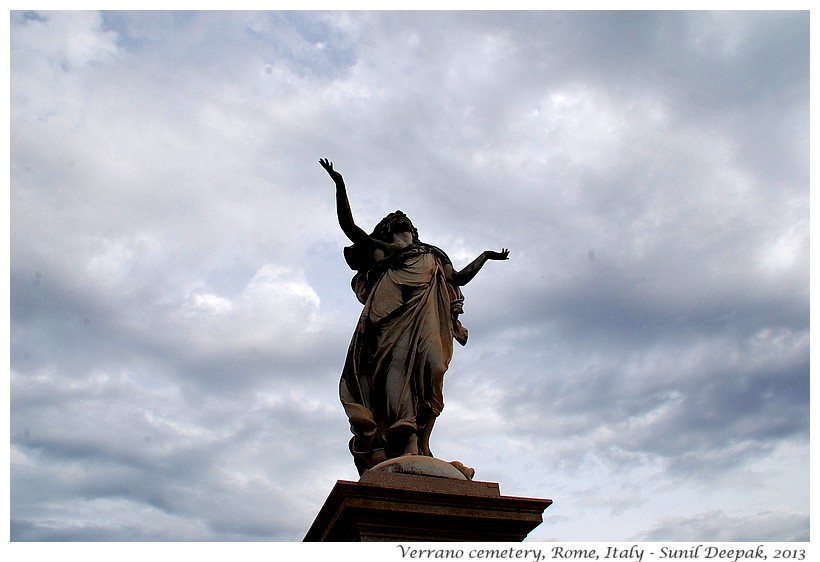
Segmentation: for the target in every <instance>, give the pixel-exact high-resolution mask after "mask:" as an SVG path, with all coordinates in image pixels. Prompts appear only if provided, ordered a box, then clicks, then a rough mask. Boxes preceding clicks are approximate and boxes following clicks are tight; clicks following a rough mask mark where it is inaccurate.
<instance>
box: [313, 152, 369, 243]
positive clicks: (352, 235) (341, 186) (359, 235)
mask: <svg viewBox="0 0 820 562" xmlns="http://www.w3.org/2000/svg"><path fill="white" fill-rule="evenodd" d="M319 164H321V165H322V167H323V168H324V169H325V170H326V171H327V173H328V175H329V176H330V177H331V179H333V181H334V182H335V183H336V214H337V215H338V217H339V226H341V227H342V232H344V233H345V236H347V237H348V238H349V239H350V241H351V242H353V243H354V244H356V243H372V242H373V239H372V238H370V236H368V235H367V233H366V232H365V231H364V230H362V229H361V228H359V227H358V226H356V223H354V222H353V212H352V211H351V210H350V202H349V201H348V199H347V189H346V188H345V180H344V178H343V177H342V174H340V173H339V172H337V171H336V170H334V169H333V162H330V161H329V160H328V159H327V158H320V159H319Z"/></svg>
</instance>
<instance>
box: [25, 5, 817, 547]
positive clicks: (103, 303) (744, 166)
mask: <svg viewBox="0 0 820 562" xmlns="http://www.w3.org/2000/svg"><path fill="white" fill-rule="evenodd" d="M10 126H11V195H10V199H11V224H10V226H11V245H10V262H11V301H10V307H11V308H10V314H11V348H10V349H11V401H10V407H11V450H10V455H11V469H10V470H11V539H12V540H15V541H17V540H20V541H23V540H35V541H44V540H81V541H86V540H91V541H97V540H114V541H126V540H127V541H157V540H159V541H165V540H173V541H200V540H217V541H267V540H271V541H300V540H301V539H302V537H303V536H304V533H305V532H306V530H307V529H308V527H309V526H310V524H311V522H312V521H313V518H314V517H315V515H316V513H317V512H318V510H319V508H320V507H321V505H322V503H323V502H324V500H325V498H326V497H327V494H328V493H329V492H330V490H331V488H332V486H333V484H334V483H335V482H336V480H340V479H341V480H356V479H357V478H358V475H357V473H356V470H355V467H354V465H353V460H352V458H351V457H350V455H349V452H348V450H347V441H348V439H349V437H350V432H349V428H348V424H347V419H346V417H345V414H344V411H343V410H342V407H341V404H340V403H339V399H338V394H337V393H338V379H339V376H340V373H341V369H342V365H343V362H344V358H345V354H346V351H347V345H348V343H349V340H350V336H351V334H352V332H353V328H354V325H355V323H356V319H357V317H358V314H359V312H360V310H361V305H360V304H359V303H358V302H357V300H356V298H355V295H354V293H353V292H352V291H351V290H350V284H349V283H350V278H351V276H352V273H353V272H351V271H350V270H349V269H348V268H347V266H346V265H345V262H344V260H343V257H342V248H343V246H344V245H346V244H348V243H349V242H348V241H347V240H346V239H345V237H344V235H343V234H342V232H341V230H340V228H339V226H338V223H337V221H336V216H335V209H334V187H333V182H332V181H331V180H330V179H329V178H328V177H327V175H326V173H325V172H324V170H322V168H321V167H320V166H319V164H318V159H319V158H320V157H326V158H329V159H330V160H332V161H333V162H334V163H335V165H336V168H337V169H338V170H339V171H341V172H342V174H344V177H345V179H346V181H347V185H348V189H349V194H350V200H351V205H352V208H353V213H354V217H355V219H356V221H357V223H358V224H360V225H361V226H363V227H364V228H365V229H366V230H368V231H369V230H370V229H371V228H372V227H373V225H374V224H375V223H376V222H378V220H379V219H381V218H382V217H383V216H384V215H385V214H387V213H388V212H390V211H394V210H396V209H402V210H403V211H405V212H406V213H407V214H408V215H409V216H410V217H411V218H412V219H413V221H414V223H415V224H416V226H417V227H418V229H419V231H420V236H421V239H422V240H424V241H426V242H429V243H432V244H435V245H437V246H439V247H441V248H442V249H444V250H445V251H446V252H447V253H448V254H449V255H450V257H451V258H452V260H453V262H454V263H455V265H456V267H457V268H458V267H462V266H464V265H466V264H467V263H468V262H469V261H470V260H472V259H473V258H474V257H475V256H476V255H477V254H478V253H480V252H481V251H483V250H486V249H496V250H500V249H501V248H502V247H506V248H510V249H511V254H510V260H509V261H508V262H491V263H489V264H487V266H485V268H484V269H483V270H482V271H481V273H480V274H479V275H478V276H477V277H476V278H475V279H474V280H473V281H472V282H471V283H470V285H468V286H467V287H465V288H464V293H465V297H466V302H465V307H464V308H465V314H464V316H462V321H463V323H464V324H465V326H466V327H467V328H468V329H469V330H470V341H469V343H468V344H467V346H466V347H464V348H461V347H460V346H456V347H457V349H456V350H455V355H454V358H453V361H452V363H451V365H450V370H449V371H448V373H447V376H446V379H445V403H446V406H445V409H444V412H443V414H442V416H441V418H439V421H438V423H437V425H436V430H435V431H434V432H433V437H432V442H431V444H432V449H433V451H434V452H435V454H436V456H438V457H440V458H444V459H445V460H460V461H462V462H463V463H465V464H466V465H468V466H472V467H474V468H475V469H476V479H477V480H484V481H493V482H499V483H500V486H501V491H502V493H503V494H505V495H517V496H531V497H545V498H552V499H553V500H554V502H555V503H554V505H553V506H551V507H550V508H549V509H548V510H547V511H546V512H545V514H544V515H545V521H544V523H543V524H542V525H541V526H539V527H538V528H537V529H536V530H535V531H534V532H533V533H531V535H530V537H529V539H528V540H534V541H552V540H564V541H598V540H607V541H656V540H657V541H715V540H720V541H744V540H753V541H791V540H808V537H809V16H808V12H788V13H787V12H697V13H692V12H667V13H651V12H638V13H629V12H618V13H603V12H575V13H572V12H529V13H528V12H506V13H505V12H353V13H342V12H261V13H250V12H199V13H197V12H185V13H172V12H152V11H147V12H132V13H126V12H108V13H97V12H93V11H83V12H64V13H59V12H47V13H37V12H12V13H11V121H10Z"/></svg>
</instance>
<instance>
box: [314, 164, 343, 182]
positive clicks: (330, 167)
mask: <svg viewBox="0 0 820 562" xmlns="http://www.w3.org/2000/svg"><path fill="white" fill-rule="evenodd" d="M319 164H321V165H322V168H324V169H325V170H326V171H327V173H328V175H329V176H330V177H331V178H333V181H335V182H340V181H342V174H340V173H339V172H337V171H336V170H334V169H333V162H331V161H330V160H328V159H327V158H319Z"/></svg>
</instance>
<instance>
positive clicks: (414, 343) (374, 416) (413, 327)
mask: <svg viewBox="0 0 820 562" xmlns="http://www.w3.org/2000/svg"><path fill="white" fill-rule="evenodd" d="M436 250H437V249H436ZM440 253H441V254H443V252H441V251H440V250H439V251H438V252H436V251H433V250H432V249H431V247H425V246H415V247H413V248H411V249H409V250H408V251H406V252H402V253H401V254H400V255H398V256H396V257H395V258H394V259H393V260H392V261H391V262H390V263H389V264H387V265H386V267H384V268H383V270H381V271H378V278H377V279H371V281H370V283H369V284H370V288H369V291H366V292H365V293H364V294H366V300H365V305H364V309H363V310H362V314H361V316H360V317H359V321H358V324H357V327H356V330H355V332H354V334H353V338H352V340H351V342H350V347H349V348H348V354H347V359H346V361H345V367H344V370H343V372H342V378H341V381H340V385H339V394H340V398H341V401H342V404H343V406H344V409H345V412H346V413H347V416H348V419H349V421H350V426H351V430H352V432H353V438H352V439H351V442H350V449H351V453H353V456H354V459H355V462H356V465H357V467H358V468H359V471H360V472H362V471H363V470H365V469H367V468H370V467H371V466H374V465H375V464H377V463H379V462H381V461H383V460H385V459H387V458H392V457H395V456H399V455H401V454H402V453H403V451H404V447H405V445H406V443H407V439H408V437H409V436H410V435H411V434H412V433H415V432H417V431H419V430H420V429H422V428H423V427H424V426H425V424H427V423H429V421H430V420H431V418H432V417H435V416H437V415H438V414H439V413H441V410H442V408H444V400H443V396H442V387H443V382H444V373H445V371H446V370H447V367H448V365H449V362H450V359H451V357H452V354H453V338H454V335H456V334H455V333H454V330H456V331H459V329H460V330H463V328H461V327H460V324H458V323H457V320H454V318H453V315H452V313H451V302H452V300H453V299H454V298H458V297H459V296H460V292H459V291H458V290H457V289H456V288H454V287H451V286H449V285H448V284H447V282H446V280H445V277H444V271H443V268H442V264H443V258H442V257H441V255H440ZM444 259H446V256H444ZM370 274H371V275H372V274H373V272H372V271H371V272H370ZM357 294H358V292H357ZM464 338H465V339H466V330H464Z"/></svg>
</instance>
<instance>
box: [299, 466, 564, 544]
mask: <svg viewBox="0 0 820 562" xmlns="http://www.w3.org/2000/svg"><path fill="white" fill-rule="evenodd" d="M551 504H552V500H547V499H537V498H520V497H512V496H502V495H501V492H500V490H499V487H498V484H496V483H494V482H475V481H472V480H467V479H457V478H448V477H440V476H429V475H423V474H418V473H415V474H414V473H400V472H399V473H397V472H392V471H377V470H372V469H371V470H368V471H366V472H365V473H364V474H363V475H362V477H361V479H360V480H359V481H358V482H350V481H344V480H339V481H338V482H336V485H335V486H334V487H333V490H331V492H330V495H329V496H328V498H327V500H325V504H324V505H323V506H322V508H321V510H320V511H319V514H318V515H317V516H316V519H315V521H314V522H313V525H311V527H310V529H309V530H308V532H307V534H306V535H305V538H304V541H305V542H331V541H337V542H338V541H415V542H432V541H459V542H471V541H496V542H520V541H522V540H524V538H525V537H526V536H527V534H528V533H529V532H530V531H532V530H533V529H534V528H535V527H537V526H538V525H539V524H540V523H541V522H542V518H541V514H542V513H543V511H544V510H545V509H546V508H547V507H549V506H550V505H551Z"/></svg>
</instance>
